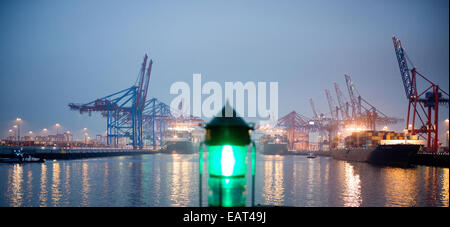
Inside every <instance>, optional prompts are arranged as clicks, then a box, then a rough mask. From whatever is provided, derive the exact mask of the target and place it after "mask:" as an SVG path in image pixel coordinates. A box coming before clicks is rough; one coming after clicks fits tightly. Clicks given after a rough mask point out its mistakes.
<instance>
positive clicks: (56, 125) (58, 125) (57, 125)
mask: <svg viewBox="0 0 450 227" xmlns="http://www.w3.org/2000/svg"><path fill="white" fill-rule="evenodd" d="M55 127H56V135H57V136H58V128H59V127H61V125H60V124H58V123H56V124H55Z"/></svg>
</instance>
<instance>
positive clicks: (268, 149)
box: [262, 143, 288, 155]
mask: <svg viewBox="0 0 450 227" xmlns="http://www.w3.org/2000/svg"><path fill="white" fill-rule="evenodd" d="M262 153H263V154H265V155H284V154H287V153H288V147H287V144H278V143H266V144H264V146H263V152H262Z"/></svg>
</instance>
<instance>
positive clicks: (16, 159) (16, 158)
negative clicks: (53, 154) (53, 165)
mask: <svg viewBox="0 0 450 227" xmlns="http://www.w3.org/2000/svg"><path fill="white" fill-rule="evenodd" d="M31 162H45V159H43V158H36V157H32V156H31V155H26V157H24V154H23V153H22V152H20V151H18V152H14V153H13V157H10V158H0V163H31Z"/></svg>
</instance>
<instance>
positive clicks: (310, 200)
mask: <svg viewBox="0 0 450 227" xmlns="http://www.w3.org/2000/svg"><path fill="white" fill-rule="evenodd" d="M307 163H308V178H307V180H306V181H307V192H306V193H307V194H306V206H312V205H313V204H314V201H313V194H314V186H315V184H314V165H313V164H314V161H313V160H312V159H308V161H307Z"/></svg>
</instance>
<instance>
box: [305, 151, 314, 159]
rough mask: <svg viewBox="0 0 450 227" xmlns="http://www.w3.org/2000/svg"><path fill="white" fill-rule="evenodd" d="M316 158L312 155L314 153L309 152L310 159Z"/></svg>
mask: <svg viewBox="0 0 450 227" xmlns="http://www.w3.org/2000/svg"><path fill="white" fill-rule="evenodd" d="M315 157H316V156H315V155H314V154H313V153H312V152H309V154H308V157H307V158H315Z"/></svg>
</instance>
